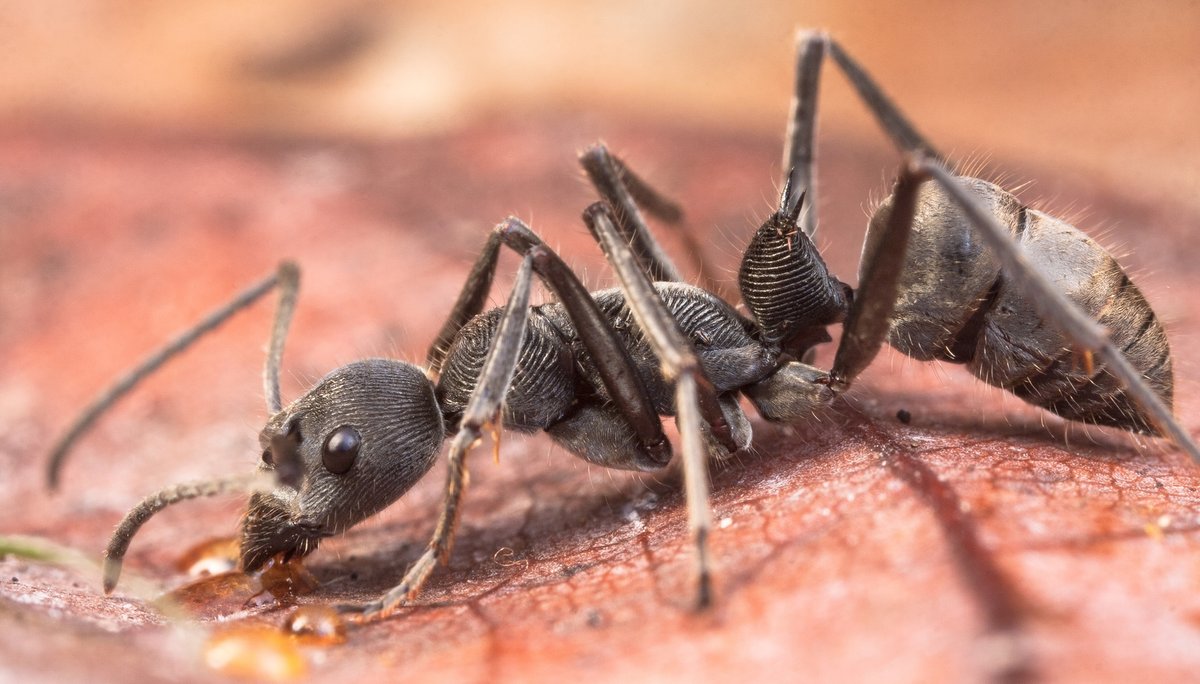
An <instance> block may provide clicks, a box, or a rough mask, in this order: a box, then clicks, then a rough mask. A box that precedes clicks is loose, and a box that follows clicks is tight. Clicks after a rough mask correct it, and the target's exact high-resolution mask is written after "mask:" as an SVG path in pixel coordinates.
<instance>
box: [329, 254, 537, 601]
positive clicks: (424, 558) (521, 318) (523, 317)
mask: <svg viewBox="0 0 1200 684" xmlns="http://www.w3.org/2000/svg"><path fill="white" fill-rule="evenodd" d="M534 258H535V255H534V254H528V255H526V256H525V258H524V259H523V260H522V262H521V268H520V270H519V271H518V272H517V279H516V282H515V283H514V285H513V291H512V294H511V295H509V298H508V304H507V305H506V306H505V308H504V314H503V317H502V318H501V321H500V327H499V329H498V330H497V332H496V336H495V338H494V339H493V341H492V347H491V349H490V350H489V351H488V355H487V359H486V360H485V361H484V364H483V372H482V374H481V375H480V377H479V381H478V382H477V383H476V385H475V389H474V390H473V391H472V392H471V398H470V400H468V402H467V407H466V409H465V410H464V412H463V417H462V420H461V421H460V423H459V429H458V434H456V435H455V436H454V439H453V441H452V442H451V444H450V454H449V457H448V463H449V469H448V473H447V475H446V490H445V495H444V498H443V501H442V512H441V514H440V515H439V516H438V522H437V527H436V528H435V529H434V533H433V538H432V539H430V541H429V545H428V546H427V547H426V549H425V552H424V553H423V554H421V557H420V558H418V559H417V561H416V562H415V563H413V565H412V567H410V568H409V569H408V572H406V573H405V574H404V577H403V579H401V581H400V584H398V585H396V586H395V587H394V588H392V589H391V590H389V591H388V592H387V593H386V594H384V595H383V596H382V597H380V599H379V600H378V601H375V602H374V603H370V604H367V605H365V606H341V607H340V608H339V610H340V611H341V612H343V613H347V614H350V615H351V616H352V617H351V619H352V620H354V621H360V622H366V621H370V620H376V619H383V618H386V617H388V616H389V615H391V614H392V613H394V612H395V611H396V610H397V609H398V608H400V607H402V606H403V605H404V604H405V603H406V602H408V601H409V600H411V599H412V598H413V597H414V596H416V595H417V594H418V593H420V591H421V587H423V586H424V585H425V581H426V580H427V579H428V578H429V575H430V573H432V572H433V569H434V567H435V566H436V565H437V563H438V562H441V563H446V562H447V561H448V560H449V557H450V549H451V546H452V545H453V542H454V531H455V528H456V527H457V525H458V516H459V508H460V505H461V502H462V497H463V492H464V490H465V489H466V483H467V466H466V457H467V453H468V452H469V451H470V450H471V447H473V446H474V445H475V443H476V442H478V441H479V439H480V436H481V435H482V434H483V430H484V428H485V426H487V425H488V423H489V422H491V421H498V420H500V414H501V408H502V407H503V404H504V396H505V394H506V393H507V392H508V387H509V385H510V384H511V383H512V377H513V373H514V372H515V371H516V367H517V359H518V358H519V357H520V355H521V345H522V342H523V340H524V336H525V326H526V323H527V321H528V319H529V292H530V289H531V288H530V283H531V279H532V275H531V273H532V269H533V261H534Z"/></svg>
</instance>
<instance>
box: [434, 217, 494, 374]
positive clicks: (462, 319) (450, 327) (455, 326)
mask: <svg viewBox="0 0 1200 684" xmlns="http://www.w3.org/2000/svg"><path fill="white" fill-rule="evenodd" d="M499 256H500V236H499V234H498V233H495V232H493V233H491V234H490V235H488V239H487V243H486V244H484V246H483V251H482V252H480V253H479V257H478V258H477V259H476V260H475V265H474V266H473V267H471V272H470V273H469V274H468V275H467V280H466V282H464V283H463V287H462V291H461V292H459V294H458V300H457V301H455V302H454V308H453V309H451V310H450V316H449V317H447V318H446V322H445V323H444V324H443V325H442V329H441V330H440V331H438V334H437V337H436V338H434V340H433V344H431V345H429V351H428V352H427V353H426V355H425V366H426V368H428V369H429V373H431V374H432V375H433V376H435V377H436V376H437V375H438V374H440V373H441V371H442V364H443V363H445V361H446V353H447V352H448V351H450V343H451V342H453V341H454V338H455V337H456V336H457V335H458V331H459V330H462V327H463V326H464V325H466V323H467V321H469V320H471V319H472V318H474V317H475V316H477V315H479V312H480V311H483V305H484V303H486V301H487V295H488V292H489V291H490V290H491V288H492V279H493V278H494V277H495V275H496V261H497V260H498V259H499Z"/></svg>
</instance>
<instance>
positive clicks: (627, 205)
mask: <svg viewBox="0 0 1200 684" xmlns="http://www.w3.org/2000/svg"><path fill="white" fill-rule="evenodd" d="M579 163H580V164H581V165H582V166H583V168H584V171H586V172H587V174H588V178H589V179H591V181H592V185H593V186H594V187H595V188H596V191H597V192H599V193H600V196H601V198H603V199H604V200H605V201H606V202H608V204H609V206H611V207H612V208H613V212H614V214H615V215H616V218H617V228H619V229H620V231H621V235H622V236H623V237H624V238H625V242H626V244H628V245H629V246H630V248H631V249H632V250H633V252H634V254H635V255H636V256H637V260H638V262H639V264H640V265H641V267H642V268H643V269H644V270H645V271H646V273H648V274H649V275H650V279H651V280H652V281H655V282H662V281H674V282H685V280H684V278H683V276H682V275H681V274H680V273H679V270H678V269H677V268H676V267H675V265H674V263H672V262H671V258H670V257H669V256H667V254H666V252H664V251H663V249H662V247H661V246H660V245H659V244H658V241H657V240H655V239H654V234H653V233H652V232H651V231H650V228H649V227H648V226H647V225H646V222H645V220H644V219H643V218H642V215H641V212H639V211H638V206H642V207H644V208H645V209H646V211H647V212H648V213H649V214H650V215H652V216H655V217H657V218H659V219H660V220H662V221H664V222H665V223H666V224H667V225H669V226H672V227H673V228H675V233H676V235H678V236H679V238H680V239H681V240H682V241H683V247H684V249H685V250H686V251H687V253H688V256H689V257H690V258H691V260H692V262H693V263H694V264H695V266H696V269H697V270H698V271H699V272H700V280H701V281H702V282H703V283H704V285H705V288H706V289H708V290H709V291H711V292H718V293H719V292H720V290H721V281H720V279H719V278H717V277H716V275H715V274H713V273H712V270H711V268H710V266H709V264H708V260H707V259H705V258H704V249H703V247H701V245H700V242H699V241H698V240H697V239H696V236H695V235H694V234H693V233H692V232H691V231H689V230H685V229H683V228H682V227H681V226H680V225H679V224H680V223H681V222H682V220H683V210H682V209H680V208H679V205H677V204H675V203H674V202H672V201H671V200H670V199H667V198H666V197H664V196H663V195H661V194H659V193H658V192H657V191H656V190H655V189H654V188H652V187H650V185H649V184H648V183H647V182H646V181H644V180H642V179H641V178H640V177H639V176H637V175H636V174H635V173H634V172H633V171H632V170H630V168H629V166H628V165H627V164H625V162H624V161H622V160H621V158H620V157H618V156H616V155H614V154H612V153H611V152H609V151H608V148H607V147H606V146H605V145H604V143H597V144H595V145H593V146H592V147H590V148H588V149H587V150H584V152H583V154H581V155H580V156H579Z"/></svg>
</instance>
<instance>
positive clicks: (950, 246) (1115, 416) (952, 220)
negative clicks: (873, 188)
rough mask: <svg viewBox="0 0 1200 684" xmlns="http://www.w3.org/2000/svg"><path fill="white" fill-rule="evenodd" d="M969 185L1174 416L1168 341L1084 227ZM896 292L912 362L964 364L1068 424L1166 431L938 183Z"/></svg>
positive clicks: (894, 337) (872, 236) (921, 200)
mask: <svg viewBox="0 0 1200 684" xmlns="http://www.w3.org/2000/svg"><path fill="white" fill-rule="evenodd" d="M963 180H965V181H966V182H967V184H968V185H970V186H971V189H972V190H974V191H975V193H976V194H977V196H978V197H979V198H980V199H981V200H983V202H984V204H985V205H986V206H987V207H988V208H989V209H990V210H991V212H992V213H993V215H995V216H996V217H997V218H998V219H999V220H1000V222H1001V223H1002V224H1003V225H1005V226H1007V227H1008V228H1009V229H1010V230H1011V231H1012V234H1013V236H1014V238H1015V239H1016V240H1017V241H1018V242H1019V243H1020V244H1021V245H1022V246H1023V248H1024V252H1025V255H1026V258H1027V259H1028V260H1029V261H1030V262H1031V263H1032V265H1033V266H1034V267H1035V268H1036V269H1038V270H1040V271H1041V272H1042V273H1044V274H1046V275H1047V277H1048V278H1050V280H1051V282H1052V283H1054V284H1055V286H1057V287H1058V288H1059V289H1060V290H1061V291H1062V292H1063V293H1064V294H1065V295H1067V297H1068V298H1069V299H1070V300H1071V301H1072V302H1074V303H1075V304H1076V305H1078V306H1079V307H1080V308H1081V309H1082V310H1083V311H1084V312H1085V313H1086V314H1088V315H1089V316H1091V317H1092V318H1093V319H1095V320H1096V321H1098V322H1099V323H1100V324H1101V325H1103V326H1105V327H1106V328H1107V329H1108V331H1109V335H1110V336H1111V338H1112V340H1113V342H1114V344H1116V346H1117V347H1118V348H1119V349H1121V350H1122V352H1123V353H1124V354H1125V355H1126V356H1127V357H1128V358H1129V360H1130V362H1131V363H1132V364H1133V366H1134V367H1135V368H1136V369H1137V370H1138V371H1139V372H1140V373H1141V374H1142V375H1143V377H1145V378H1146V380H1147V382H1148V383H1149V384H1150V386H1151V388H1152V389H1153V390H1154V392H1155V393H1156V394H1157V395H1158V396H1159V398H1161V399H1162V401H1163V403H1164V404H1166V405H1167V406H1168V407H1169V406H1171V404H1172V394H1173V380H1172V372H1171V354H1170V350H1169V347H1168V345H1167V337H1166V333H1165V332H1164V331H1163V328H1162V325H1161V324H1160V323H1159V321H1158V318H1157V316H1155V314H1154V311H1153V310H1152V309H1151V308H1150V305H1149V304H1148V303H1147V302H1146V299H1145V298H1144V297H1143V296H1142V294H1141V292H1140V291H1139V290H1138V289H1137V287H1136V286H1135V285H1134V284H1133V283H1132V282H1131V281H1130V280H1129V277H1128V276H1127V275H1126V274H1125V272H1124V271H1123V270H1122V269H1121V266H1120V264H1118V263H1117V261H1116V259H1114V258H1113V256H1112V255H1111V254H1109V253H1108V252H1107V251H1106V250H1105V249H1104V248H1103V247H1101V246H1100V245H1099V244H1097V243H1096V242H1095V241H1094V240H1092V239H1091V238H1089V237H1088V236H1087V235H1085V234H1084V233H1083V232H1081V231H1080V230H1079V229H1077V228H1075V227H1074V226H1072V225H1070V224H1068V223H1067V222H1065V221H1062V220H1061V219H1057V218H1055V217H1053V216H1050V215H1048V214H1045V213H1043V212H1041V211H1037V210H1035V209H1030V208H1029V207H1026V206H1025V205H1023V204H1021V202H1020V201H1019V200H1018V199H1017V198H1016V197H1014V196H1013V195H1012V194H1011V193H1009V192H1007V191H1006V190H1004V189H1003V188H1000V187H999V186H997V185H995V184H993V183H989V182H987V181H983V180H979V179H974V178H964V179H963ZM891 203H892V200H891V198H890V197H889V198H888V199H887V200H885V201H884V203H883V204H882V205H881V206H880V208H879V209H878V210H877V211H876V213H875V215H874V216H873V217H872V219H871V224H870V228H869V230H868V236H867V242H866V245H865V246H864V257H865V256H866V255H868V254H871V253H873V252H874V250H877V249H879V248H880V247H881V245H879V244H878V242H879V238H878V235H880V234H881V232H882V227H883V226H884V225H886V221H887V218H888V216H889V214H890V212H891ZM865 262H866V258H864V263H865ZM899 292H900V296H899V298H898V300H897V302H896V309H895V313H894V315H893V319H892V325H891V330H890V332H889V334H888V342H889V343H890V344H891V345H892V346H893V347H895V348H896V349H898V350H900V351H901V352H903V353H904V354H907V355H909V356H912V357H914V358H917V359H922V360H932V359H940V360H943V361H950V362H953V363H963V364H966V365H967V367H968V368H969V369H970V370H971V372H972V373H974V374H975V375H976V376H977V377H978V378H980V379H981V380H983V381H984V382H987V383H988V384H991V385H994V386H996V387H1000V388H1002V389H1005V390H1008V391H1010V392H1012V393H1013V394H1015V395H1017V396H1018V397H1021V398H1022V399H1024V400H1025V401H1028V402H1030V403H1032V404H1035V405H1037V406H1041V407H1043V408H1046V409H1048V410H1050V411H1052V412H1054V413H1056V414H1058V415H1060V416H1062V417H1064V418H1067V419H1069V420H1077V421H1082V422H1087V423H1095V424H1100V425H1109V426H1113V427H1119V428H1122V429H1126V430H1133V431H1136V432H1147V433H1157V429H1156V428H1155V427H1154V426H1153V424H1152V422H1151V421H1150V419H1149V418H1148V417H1147V416H1146V415H1145V414H1144V412H1143V411H1142V410H1141V408H1140V407H1139V406H1138V405H1137V404H1136V403H1135V402H1134V401H1133V399H1132V398H1131V397H1130V396H1129V395H1128V394H1127V393H1126V392H1125V390H1124V389H1123V388H1122V387H1121V384H1120V383H1119V382H1118V381H1117V379H1116V378H1115V377H1113V376H1112V375H1111V374H1109V373H1108V372H1107V371H1106V370H1105V369H1104V368H1102V367H1101V366H1099V365H1098V364H1093V363H1092V360H1091V358H1089V357H1088V356H1087V355H1086V354H1084V353H1083V352H1082V350H1078V349H1075V348H1073V346H1072V345H1071V344H1070V342H1068V340H1067V337H1066V335H1065V334H1064V333H1063V332H1062V330H1061V328H1060V327H1059V326H1057V325H1055V324H1054V323H1052V322H1049V321H1046V320H1044V319H1043V318H1042V316H1041V315H1040V314H1039V313H1038V310H1037V306H1036V305H1035V303H1034V302H1033V301H1031V300H1030V299H1029V298H1028V297H1027V296H1026V295H1025V294H1024V290H1023V289H1022V288H1021V284H1020V283H1017V282H1012V281H1011V280H1010V279H1009V278H1008V277H1007V276H1006V274H1005V273H1004V272H1003V271H1002V269H1001V267H1000V262H999V260H998V259H997V258H996V256H995V254H994V253H993V252H992V250H991V249H990V248H989V247H987V246H986V245H985V244H984V243H983V241H982V240H980V239H979V237H978V234H977V232H976V231H975V230H974V229H973V228H972V225H971V223H970V222H969V221H968V219H967V218H966V217H965V216H964V215H963V214H962V212H961V211H960V210H959V209H958V208H957V206H956V205H955V204H954V203H953V201H952V200H951V199H950V197H949V196H948V195H947V194H946V192H945V191H944V190H943V189H942V188H941V187H940V186H939V185H937V184H936V183H926V184H924V185H923V186H922V187H921V189H920V192H919V194H918V197H917V203H916V209H915V217H914V220H913V231H912V233H911V236H910V238H909V246H908V254H907V258H906V261H905V269H904V272H903V274H902V275H901V280H900V286H899Z"/></svg>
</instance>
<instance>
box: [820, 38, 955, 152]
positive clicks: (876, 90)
mask: <svg viewBox="0 0 1200 684" xmlns="http://www.w3.org/2000/svg"><path fill="white" fill-rule="evenodd" d="M825 40H826V45H827V46H828V49H829V54H830V56H832V57H833V61H834V62H836V63H837V65H838V67H839V68H840V69H841V70H842V73H843V74H845V75H846V79H847V80H849V81H850V84H851V85H852V86H854V89H855V90H856V91H858V96H859V97H860V98H862V101H863V103H864V104H866V105H867V109H869V110H871V113H872V114H874V115H875V120H876V121H878V122H879V126H880V127H881V128H883V130H884V132H885V133H887V136H888V137H889V138H891V139H892V142H894V143H895V144H896V146H897V147H898V148H900V151H901V152H903V153H906V154H920V155H922V156H924V157H926V158H928V159H935V160H937V161H939V162H941V163H943V164H944V163H945V161H946V158H945V157H944V156H942V154H941V153H940V152H938V151H937V150H936V149H935V148H934V147H933V145H931V144H930V143H929V141H928V140H926V139H925V137H924V136H922V135H921V134H920V133H918V132H917V129H916V128H915V127H913V125H912V123H911V122H910V121H909V120H908V118H907V117H905V116H904V115H903V114H901V113H900V110H899V108H897V107H896V105H895V103H893V102H892V101H891V99H890V98H888V96H887V95H885V94H884V93H883V90H882V89H881V88H880V87H879V84H877V83H875V80H874V79H872V78H871V77H870V76H869V75H868V74H867V72H866V70H865V69H863V68H862V66H860V65H859V64H858V62H856V61H854V59H853V58H852V57H850V55H848V54H847V53H846V51H845V50H843V49H842V47H841V46H840V45H838V42H837V41H836V40H834V39H833V38H831V37H828V36H826V37H825Z"/></svg>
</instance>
